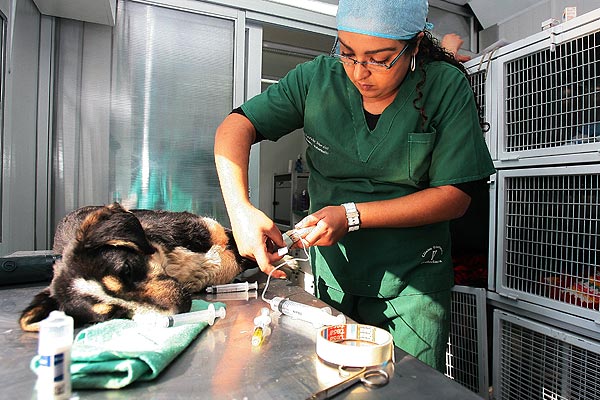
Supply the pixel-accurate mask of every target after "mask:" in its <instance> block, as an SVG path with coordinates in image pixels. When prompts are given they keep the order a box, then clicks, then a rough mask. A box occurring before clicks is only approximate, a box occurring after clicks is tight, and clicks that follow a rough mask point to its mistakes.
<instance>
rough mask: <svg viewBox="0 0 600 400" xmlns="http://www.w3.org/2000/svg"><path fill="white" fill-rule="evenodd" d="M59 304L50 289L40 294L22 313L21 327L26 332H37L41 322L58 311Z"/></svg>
mask: <svg viewBox="0 0 600 400" xmlns="http://www.w3.org/2000/svg"><path fill="white" fill-rule="evenodd" d="M58 309H59V307H58V303H57V302H56V300H54V299H53V298H52V297H50V288H49V287H47V288H46V289H44V290H43V291H41V292H40V293H38V294H37V295H36V296H35V297H34V298H33V300H32V301H31V303H30V304H29V306H28V307H27V308H26V309H25V310H23V312H22V313H21V318H19V325H21V329H23V330H24V331H26V332H37V331H39V330H40V321H41V320H43V319H46V317H48V315H50V312H52V311H55V310H58Z"/></svg>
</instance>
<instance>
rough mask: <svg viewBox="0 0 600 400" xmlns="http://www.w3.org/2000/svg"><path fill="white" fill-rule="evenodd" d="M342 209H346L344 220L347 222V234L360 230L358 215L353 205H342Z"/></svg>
mask: <svg viewBox="0 0 600 400" xmlns="http://www.w3.org/2000/svg"><path fill="white" fill-rule="evenodd" d="M342 207H344V208H345V209H346V219H347V220H348V232H352V231H357V230H358V228H360V214H359V213H358V210H357V209H356V204H354V203H344V204H342Z"/></svg>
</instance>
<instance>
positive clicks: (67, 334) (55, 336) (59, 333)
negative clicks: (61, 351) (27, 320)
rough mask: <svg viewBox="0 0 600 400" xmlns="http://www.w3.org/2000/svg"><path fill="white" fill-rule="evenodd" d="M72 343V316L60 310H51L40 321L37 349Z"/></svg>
mask: <svg viewBox="0 0 600 400" xmlns="http://www.w3.org/2000/svg"><path fill="white" fill-rule="evenodd" d="M72 343H73V318H72V317H69V316H68V315H66V314H65V313H64V312H62V311H52V312H51V313H50V315H49V316H48V318H46V319H44V320H43V321H41V322H40V335H39V341H38V349H39V350H42V351H43V350H44V349H46V348H49V347H50V348H52V347H59V346H68V345H71V344H72Z"/></svg>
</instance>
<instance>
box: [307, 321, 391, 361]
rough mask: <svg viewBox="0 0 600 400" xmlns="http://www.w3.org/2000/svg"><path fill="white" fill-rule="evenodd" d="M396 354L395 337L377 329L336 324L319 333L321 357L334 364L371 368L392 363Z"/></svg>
mask: <svg viewBox="0 0 600 400" xmlns="http://www.w3.org/2000/svg"><path fill="white" fill-rule="evenodd" d="M393 353H394V339H393V338H392V335H390V333H389V332H388V331H385V330H383V329H381V328H377V327H375V326H371V325H361V324H345V325H333V326H327V327H324V328H322V329H320V330H319V331H318V333H317V355H318V356H319V357H320V358H321V359H322V360H324V361H327V362H330V363H332V364H336V365H340V366H344V367H369V366H373V365H380V364H383V363H385V362H387V361H389V360H392V359H393Z"/></svg>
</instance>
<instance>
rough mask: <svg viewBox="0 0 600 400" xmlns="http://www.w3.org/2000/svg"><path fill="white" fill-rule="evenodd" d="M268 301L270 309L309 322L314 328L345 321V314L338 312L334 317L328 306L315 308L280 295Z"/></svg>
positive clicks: (339, 323)
mask: <svg viewBox="0 0 600 400" xmlns="http://www.w3.org/2000/svg"><path fill="white" fill-rule="evenodd" d="M269 303H270V304H271V309H272V310H274V311H279V312H281V313H282V314H285V315H289V316H290V317H292V318H297V319H301V320H303V321H307V322H310V323H311V324H313V326H314V327H315V328H320V327H321V326H323V325H341V324H345V323H346V316H345V315H344V314H338V315H337V316H335V317H334V316H333V315H331V308H329V307H323V308H317V307H313V306H309V305H306V304H302V303H297V302H295V301H292V300H290V299H284V298H282V297H273V298H272V299H271V300H270V302H269Z"/></svg>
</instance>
